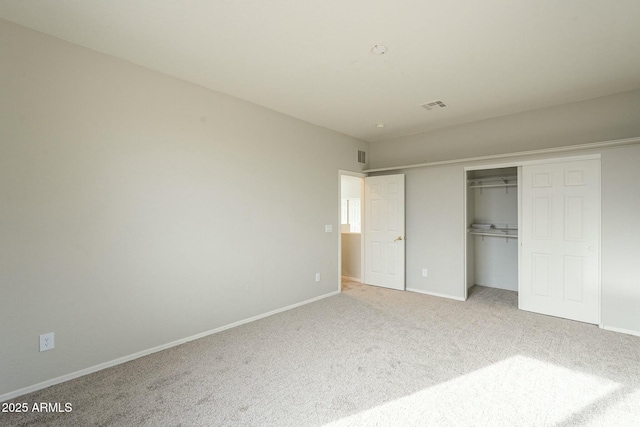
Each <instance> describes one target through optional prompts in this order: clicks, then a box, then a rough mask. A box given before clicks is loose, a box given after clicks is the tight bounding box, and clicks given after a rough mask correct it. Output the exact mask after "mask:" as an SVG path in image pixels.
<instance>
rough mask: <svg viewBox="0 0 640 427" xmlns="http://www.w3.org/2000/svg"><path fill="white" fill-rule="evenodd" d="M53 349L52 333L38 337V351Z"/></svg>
mask: <svg viewBox="0 0 640 427" xmlns="http://www.w3.org/2000/svg"><path fill="white" fill-rule="evenodd" d="M53 347H54V342H53V332H49V333H48V334H42V335H40V351H47V350H52V349H53Z"/></svg>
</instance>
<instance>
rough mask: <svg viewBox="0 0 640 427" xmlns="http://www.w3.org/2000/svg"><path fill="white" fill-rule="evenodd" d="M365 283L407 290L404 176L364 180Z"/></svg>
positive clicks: (386, 176) (375, 177) (387, 176)
mask: <svg viewBox="0 0 640 427" xmlns="http://www.w3.org/2000/svg"><path fill="white" fill-rule="evenodd" d="M364 184H365V185H364V188H365V191H364V200H365V210H364V224H365V227H364V242H365V251H364V257H365V270H364V271H365V274H364V282H365V283H366V284H369V285H376V286H384V287H386V288H392V289H401V290H404V242H405V240H404V239H405V236H404V175H402V174H400V175H384V176H372V177H367V178H365V179H364Z"/></svg>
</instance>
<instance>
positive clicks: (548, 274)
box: [518, 159, 600, 324]
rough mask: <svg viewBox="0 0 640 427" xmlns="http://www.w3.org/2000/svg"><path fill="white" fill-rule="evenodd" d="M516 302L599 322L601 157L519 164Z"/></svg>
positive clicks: (540, 309) (553, 313)
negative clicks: (519, 240)
mask: <svg viewBox="0 0 640 427" xmlns="http://www.w3.org/2000/svg"><path fill="white" fill-rule="evenodd" d="M521 185H522V227H521V228H522V231H521V239H522V252H521V255H522V258H521V262H522V263H521V272H520V274H521V279H520V290H519V296H518V298H519V301H518V306H519V308H521V309H523V310H528V311H533V312H537V313H542V314H548V315H551V316H558V317H564V318H567V319H573V320H578V321H582V322H587V323H595V324H597V323H599V322H600V257H599V248H600V160H599V159H594V160H578V161H569V162H561V163H547V164H537V165H530V166H523V168H522V183H521Z"/></svg>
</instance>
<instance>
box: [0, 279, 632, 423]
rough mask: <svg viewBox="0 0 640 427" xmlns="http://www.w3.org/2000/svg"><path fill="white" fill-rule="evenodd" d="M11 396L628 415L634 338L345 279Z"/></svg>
mask: <svg viewBox="0 0 640 427" xmlns="http://www.w3.org/2000/svg"><path fill="white" fill-rule="evenodd" d="M12 402H26V403H28V404H29V405H33V404H34V403H37V402H59V403H60V404H61V405H62V406H63V407H64V404H65V403H70V404H72V408H73V409H72V411H71V412H63V413H38V412H31V411H30V412H28V413H25V414H7V413H0V425H2V426H321V425H329V426H360V425H366V426H373V425H380V426H389V425H402V426H411V425H419V426H424V425H428V426H456V427H457V426H485V425H486V426H578V425H579V426H640V337H634V336H630V335H624V334H619V333H614V332H609V331H604V330H601V329H599V328H597V327H596V326H593V325H588V324H584V323H579V322H573V321H569V320H564V319H558V318H554V317H549V316H543V315H538V314H533V313H528V312H525V311H521V310H518V309H517V294H516V293H515V292H510V291H503V290H498V289H492V288H484V287H479V286H476V287H474V288H472V290H471V293H470V296H469V299H468V301H466V302H460V301H453V300H447V299H443V298H437V297H431V296H427V295H421V294H416V293H412V292H402V291H394V290H389V289H383V288H377V287H371V286H366V285H360V284H354V283H346V284H345V285H344V287H343V292H342V293H341V294H339V295H336V296H333V297H330V298H326V299H323V300H320V301H317V302H314V303H312V304H308V305H305V306H302V307H298V308H296V309H293V310H289V311H287V312H284V313H280V314H277V315H274V316H271V317H268V318H265V319H261V320H258V321H255V322H252V323H249V324H246V325H242V326H239V327H236V328H233V329H230V330H227V331H224V332H221V333H218V334H215V335H211V336H209V337H206V338H202V339H199V340H196V341H192V342H189V343H187V344H184V345H181V346H178V347H174V348H171V349H168V350H165V351H162V352H159V353H155V354H152V355H150V356H146V357H142V358H140V359H136V360H134V361H131V362H128V363H124V364H121V365H118V366H115V367H113V368H109V369H105V370H102V371H100V372H97V373H94V374H90V375H87V376H84V377H81V378H78V379H75V380H72V381H68V382H66V383H63V384H59V385H56V386H52V387H49V388H47V389H44V390H40V391H37V392H34V393H31V394H28V395H25V396H21V397H19V398H16V399H14V400H13V401H12Z"/></svg>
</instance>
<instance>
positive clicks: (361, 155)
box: [358, 150, 367, 165]
mask: <svg viewBox="0 0 640 427" xmlns="http://www.w3.org/2000/svg"><path fill="white" fill-rule="evenodd" d="M358 163H361V164H363V165H364V164H365V163H367V153H365V152H364V151H362V150H358Z"/></svg>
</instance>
